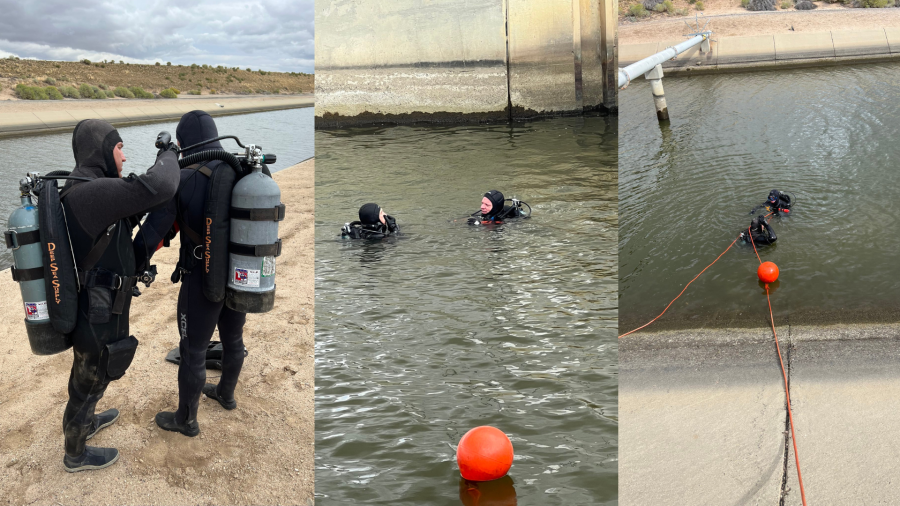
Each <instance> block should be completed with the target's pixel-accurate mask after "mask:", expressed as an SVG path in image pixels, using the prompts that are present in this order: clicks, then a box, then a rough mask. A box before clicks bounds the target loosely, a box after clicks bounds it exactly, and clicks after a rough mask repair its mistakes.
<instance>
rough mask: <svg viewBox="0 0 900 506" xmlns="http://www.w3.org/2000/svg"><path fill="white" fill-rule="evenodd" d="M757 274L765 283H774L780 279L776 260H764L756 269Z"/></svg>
mask: <svg viewBox="0 0 900 506" xmlns="http://www.w3.org/2000/svg"><path fill="white" fill-rule="evenodd" d="M756 275H757V276H758V277H759V280H760V281H762V282H763V283H774V282H775V280H776V279H778V266H777V265H775V263H774V262H763V263H761V264H759V268H758V269H756Z"/></svg>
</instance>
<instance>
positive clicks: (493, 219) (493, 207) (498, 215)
mask: <svg viewBox="0 0 900 506" xmlns="http://www.w3.org/2000/svg"><path fill="white" fill-rule="evenodd" d="M512 202H513V205H510V206H507V205H505V203H506V199H505V198H503V194H502V193H500V192H499V191H497V190H491V191H489V192H487V193H485V194H484V196H483V197H482V199H481V209H479V210H478V211H476V212H474V213H472V216H471V217H470V218H469V220H468V223H469V225H486V224H488V223H498V224H499V223H503V222H504V221H507V220H511V219H513V218H519V217H528V216H530V215H531V207H530V206H529V207H528V212H527V213H526V212H525V211H524V210H523V209H522V207H521V205H523V204H524V205H526V206H527V205H528V204H525V203H524V202H520V201H517V200H515V199H513V200H512Z"/></svg>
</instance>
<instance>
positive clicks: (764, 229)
mask: <svg viewBox="0 0 900 506" xmlns="http://www.w3.org/2000/svg"><path fill="white" fill-rule="evenodd" d="M740 239H741V240H742V241H743V242H744V243H745V244H750V241H753V243H754V244H756V245H757V246H768V245H770V244H774V243H775V241H777V240H778V237H776V236H775V230H773V229H772V225H769V223H768V222H767V221H766V217H765V216H763V215H759V216H757V217H756V218H753V221H752V222H750V230H749V231H746V230H745V231H743V232H741V236H740Z"/></svg>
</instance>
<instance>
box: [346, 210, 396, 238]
mask: <svg viewBox="0 0 900 506" xmlns="http://www.w3.org/2000/svg"><path fill="white" fill-rule="evenodd" d="M399 232H400V226H399V225H397V220H395V219H394V217H393V216H391V215H389V214H385V213H384V209H382V208H381V207H379V206H378V204H372V203H369V204H363V206H362V207H360V208H359V221H353V222H350V223H347V224H345V225H344V226H343V227H342V228H341V237H342V238H344V239H384V238H385V237H388V236H390V235H396V234H398V233H399Z"/></svg>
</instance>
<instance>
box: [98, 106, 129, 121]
mask: <svg viewBox="0 0 900 506" xmlns="http://www.w3.org/2000/svg"><path fill="white" fill-rule="evenodd" d="M93 113H94V116H92V117H93V118H98V119H102V120H105V121H107V122H109V123H113V124H114V123H121V122H123V121H131V119H130V118H129V117H128V116H126V115H124V114H122V112H121V111H119V109H100V108H97V109H93Z"/></svg>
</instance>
